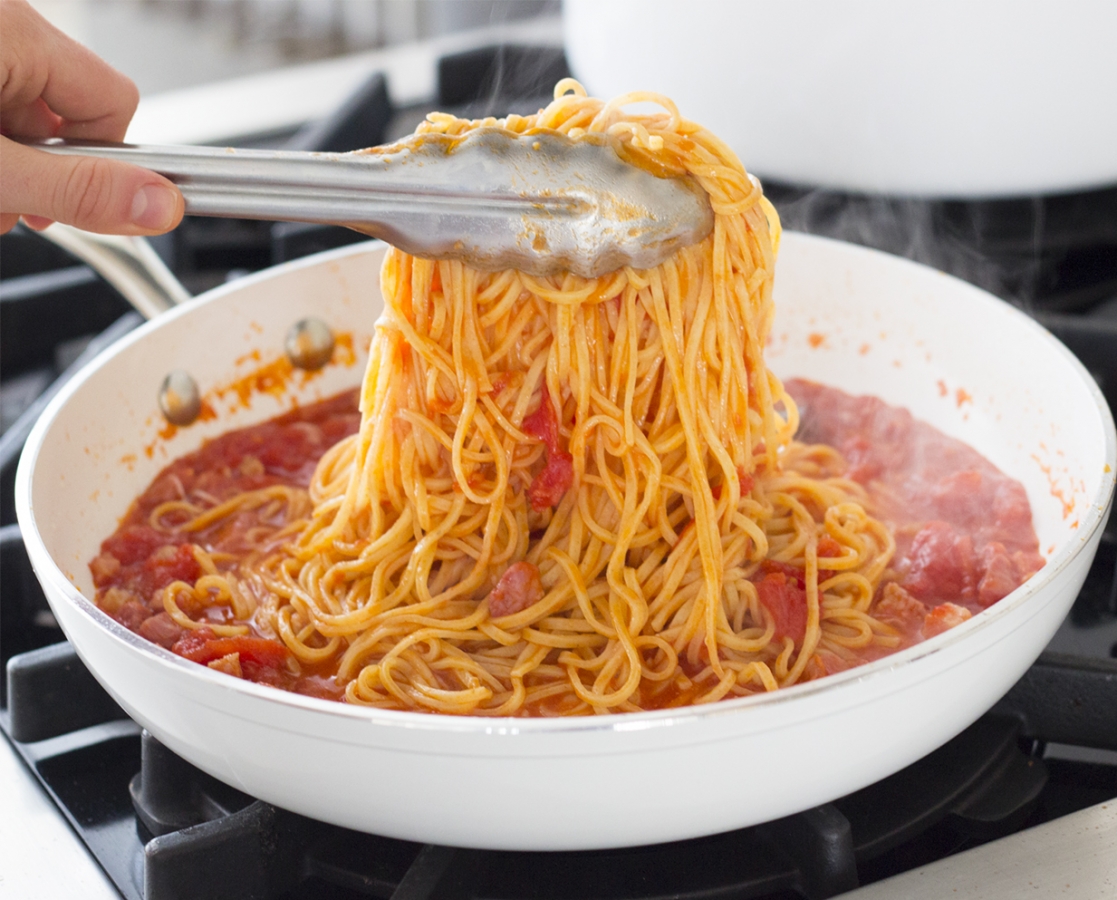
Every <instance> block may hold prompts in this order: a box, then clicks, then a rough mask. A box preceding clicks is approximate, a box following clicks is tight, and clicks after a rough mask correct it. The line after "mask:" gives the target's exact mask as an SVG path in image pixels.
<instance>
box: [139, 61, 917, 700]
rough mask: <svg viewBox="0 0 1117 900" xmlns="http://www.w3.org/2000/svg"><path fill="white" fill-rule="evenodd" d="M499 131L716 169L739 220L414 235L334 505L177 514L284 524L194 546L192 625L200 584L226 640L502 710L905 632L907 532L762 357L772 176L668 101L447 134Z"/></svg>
mask: <svg viewBox="0 0 1117 900" xmlns="http://www.w3.org/2000/svg"><path fill="white" fill-rule="evenodd" d="M648 102H650V103H653V104H655V105H656V106H657V107H659V108H660V109H661V111H660V112H656V113H652V114H641V115H636V114H632V113H630V112H629V111H627V109H628V107H630V106H632V105H634V104H641V106H642V108H643V107H646V105H647V103H648ZM479 127H501V128H506V129H509V130H511V131H514V132H526V131H530V130H537V129H548V130H553V131H557V132H561V133H563V134H566V135H569V136H571V137H573V138H577V137H579V136H580V135H584V134H588V133H591V132H598V133H603V134H605V135H607V136H609V137H610V138H611V139H612V140H613V141H615V142H616V143H617V144H619V145H621V147H622V149H623V150H624V152H625V153H626V154H627V155H629V156H630V157H640V158H642V159H643V160H645V161H646V162H647V163H648V164H650V165H654V166H655V167H657V168H659V169H662V170H663V171H664V172H666V173H673V174H680V175H682V174H688V175H690V176H691V177H693V178H694V179H696V180H697V181H698V183H699V184H700V185H701V187H702V188H703V189H704V190H705V191H706V192H707V194H708V195H709V197H710V202H711V204H712V206H713V210H714V213H715V225H714V229H713V231H712V232H711V234H710V235H709V236H708V237H707V238H706V239H705V240H703V241H702V242H701V243H699V244H696V245H694V246H691V247H689V248H687V249H685V250H683V251H681V252H679V253H677V254H676V255H675V256H674V257H673V258H671V259H669V260H668V261H667V262H665V263H663V264H662V265H660V266H657V267H656V268H654V269H649V270H644V271H635V270H632V269H627V268H626V269H623V270H620V271H617V272H614V273H612V274H610V275H607V276H603V277H600V278H596V279H585V278H581V277H578V276H575V275H572V274H562V275H555V276H551V277H532V276H529V275H526V274H523V273H520V272H516V271H502V272H482V271H477V270H474V269H471V268H469V267H467V266H465V265H463V264H461V263H459V262H438V261H430V260H425V259H419V258H415V257H412V256H409V255H407V254H405V253H403V252H400V251H398V250H395V249H392V250H390V251H389V252H388V254H387V257H386V260H385V262H384V267H383V271H382V274H381V286H382V292H383V295H384V298H385V301H386V311H385V313H384V315H383V317H382V319H381V320H380V321H379V322H378V324H377V328H376V334H375V337H374V339H373V342H372V346H371V351H370V360H369V364H368V369H367V372H366V375H365V379H364V383H363V387H362V389H361V395H360V408H361V412H362V421H361V425H360V430H359V432H358V433H357V434H355V435H353V436H352V437H349V438H347V439H345V440H342V441H341V442H339V443H338V444H336V445H335V446H334V447H333V448H332V449H330V450H329V451H327V452H326V454H325V456H323V457H322V459H321V462H320V463H319V465H318V468H317V471H316V473H315V475H314V478H313V481H312V483H311V485H310V489H309V503H306V502H305V498H304V499H300V497H299V496H297V495H298V494H299V492H298V491H294V492H292V491H291V490H277V489H275V488H269V489H267V490H270V491H271V493H270V494H268V493H266V492H265V491H258V492H250V493H246V494H243V495H240V496H238V497H236V498H233V499H232V500H230V501H227V502H225V503H224V504H223V505H222V506H219V507H215V508H212V509H208V510H205V511H202V512H200V513H198V512H197V511H196V510H195V511H194V512H189V511H186V512H181V511H180V513H178V514H175V515H172V518H174V519H175V521H176V522H178V523H179V524H178V526H177V527H180V528H186V529H188V530H189V529H191V528H193V529H195V530H199V529H202V528H209V527H212V526H213V523H214V522H216V521H218V520H219V519H221V518H222V517H231V516H235V515H237V514H240V513H242V512H243V511H244V510H245V509H246V508H248V507H251V508H253V509H261V508H263V509H266V511H267V514H266V515H261V516H260V518H261V520H264V519H266V520H267V521H268V522H272V523H273V524H274V527H272V530H271V531H270V532H268V533H267V534H264V533H263V532H261V534H259V535H257V537H256V539H255V542H254V543H255V546H256V549H255V550H254V551H253V552H252V553H251V554H248V555H246V556H244V557H243V558H241V559H239V560H236V561H229V560H227V559H225V558H224V557H221V558H218V555H211V554H208V553H206V552H205V551H203V550H202V549H200V548H195V550H194V552H195V555H196V556H197V557H198V559H199V563H200V564H201V566H202V569H203V571H204V574H203V577H202V579H201V580H198V581H195V582H194V583H193V584H190V583H187V582H182V581H179V582H176V583H175V584H172V585H170V586H169V587H168V588H166V590H165V592H164V596H163V600H164V605H165V607H166V609H167V611H168V612H169V613H170V614H171V616H172V618H173V619H174V620H175V622H176V623H177V624H178V625H179V626H181V627H183V628H186V629H191V628H193V629H197V628H201V627H207V628H210V629H211V630H212V629H213V627H214V626H213V622H214V621H215V620H214V619H213V617H210V618H209V619H202V618H199V617H198V616H197V615H188V614H187V612H184V609H183V607H182V605H181V602H180V599H178V598H181V597H184V596H187V595H189V596H192V597H193V598H194V603H195V606H197V604H198V603H201V604H202V605H213V604H214V603H216V604H225V605H226V606H228V607H229V609H231V611H232V612H231V619H232V620H233V621H232V623H231V624H224V625H221V626H219V627H220V628H224V629H225V632H224V633H225V634H230V635H236V634H243V633H245V632H247V631H248V630H249V626H251V628H252V630H253V631H254V632H255V633H256V634H257V635H262V636H264V637H267V638H272V639H278V640H280V641H282V643H283V644H284V645H285V646H286V648H287V649H288V650H289V652H290V654H291V655H292V656H293V658H294V660H295V661H297V662H296V665H301V666H312V667H317V668H316V670H320V669H321V667H322V666H323V665H325V666H327V667H328V668H329V670H330V671H331V672H332V673H333V675H334V678H335V679H336V681H337V683H339V684H341V685H344V690H345V698H346V699H347V700H348V701H349V702H352V703H359V704H367V705H371V706H377V707H387V708H394V709H402V710H423V711H432V712H440V713H458V714H469V715H488V716H514V715H564V714H586V713H603V712H612V711H633V710H640V709H649V708H662V707H667V706H674V705H681V704H689V703H707V702H711V701H716V700H719V699H722V698H725V697H731V696H739V695H744V694H749V693H754V692H758V691H770V690H774V689H776V688H779V687H783V686H786V685H791V684H794V683H796V682H799V681H803V680H806V679H809V678H812V677H817V676H819V675H822V674H826V672H827V671H832V670H833V669H834V668H835V667H837V668H840V667H841V666H842V665H843V664H844V663H843V660H845V661H849V662H850V664H852V662H853V661H854V660H857V661H860V660H863V659H864V658H865V653H866V652H867V651H869V652H871V651H873V650H874V648H875V649H877V650H879V651H880V653H883V652H887V650H888V649H889V648H895V647H896V646H897V645H898V644H899V642H900V638H899V637H898V636H897V632H896V631H895V629H893V628H892V627H890V626H889V625H888V624H887V623H885V622H882V621H880V620H878V619H877V618H875V617H874V616H873V615H872V614H871V611H870V607H871V604H872V603H873V599H874V596H875V595H876V593H877V589H878V587H879V586H880V584H881V581H882V576H883V575H884V574H885V571H886V568H887V566H888V564H889V561H890V558H891V556H892V553H893V547H894V545H893V540H892V537H891V536H890V534H889V532H888V531H887V530H886V529H885V527H884V526H883V525H882V524H881V523H880V522H878V521H877V520H875V519H874V518H872V517H871V516H870V515H869V514H867V513H866V511H865V506H864V504H865V495H864V493H863V490H862V489H861V487H860V486H858V485H857V484H855V483H853V482H852V481H849V480H846V479H844V478H841V477H837V473H839V472H841V471H842V465H843V464H842V460H841V458H840V457H839V456H838V454H837V453H836V452H835V451H833V450H830V449H828V448H825V447H820V446H813V447H808V446H804V445H801V444H798V443H796V442H794V441H793V435H794V434H795V431H796V427H797V423H798V414H797V411H796V408H795V404H794V402H793V401H792V400H791V398H790V397H789V396H788V395H787V394H786V393H785V392H784V389H783V386H782V385H781V383H780V381H779V380H778V379H777V378H776V377H775V376H774V375H773V374H772V373H771V372H769V371H768V369H767V367H766V365H765V362H764V358H763V350H764V346H765V343H766V341H767V339H768V334H769V330H770V327H771V324H772V317H773V306H772V279H773V271H774V267H775V260H776V252H777V249H778V244H779V234H780V232H779V222H778V218H777V216H776V214H775V211H774V210H773V209H772V207H771V206H770V204H768V202H767V201H766V200H765V199H764V197H763V195H762V193H761V188H760V185H759V183H758V182H757V181H756V180H754V179H752V178H751V177H750V176H749V175H748V174H747V173H746V172H745V170H744V168H743V167H742V165H741V164H740V162H739V161H738V160H737V158H736V156H735V155H734V154H733V152H732V151H731V150H729V149H728V148H727V147H726V146H725V145H724V144H722V143H721V142H720V141H719V140H718V139H717V138H715V137H714V136H713V135H712V134H710V133H709V132H708V131H706V130H704V129H702V128H701V127H699V126H698V125H695V124H693V123H691V122H688V121H686V120H685V119H683V118H682V117H681V116H680V115H679V113H678V111H677V109H676V108H675V106H674V104H672V103H671V102H670V101H669V100H668V99H666V98H664V97H661V96H658V95H652V94H629V95H626V96H622V97H619V98H617V99H615V100H613V101H611V102H607V103H606V102H602V101H600V100H595V99H592V98H589V97H587V96H586V95H585V92H584V91H583V90H582V88H581V87H580V85H578V84H577V83H575V82H573V81H571V80H566V81H563V82H560V83H559V85H558V86H557V87H556V90H555V99H554V101H553V102H552V103H551V104H550V105H548V106H547V107H546V108H545V109H543V110H541V111H540V112H539V113H537V114H536V115H532V116H524V117H520V116H510V117H508V118H507V119H502V120H492V119H490V120H484V121H474V122H467V121H462V120H459V119H456V118H453V117H451V116H447V115H440V114H434V115H431V116H430V117H429V119H428V120H427V121H426V122H425V123H424V124H423V125H422V126H421V128H420V133H441V134H450V135H458V134H462V133H463V132H466V131H468V130H470V129H474V128H479ZM157 512H159V514H160V515H162V516H167V515H168V514H170V513H174V508H173V504H172V508H170V509H162V510H161V511H159V510H157ZM191 516H196V518H194V519H193V520H191ZM265 530H266V529H265ZM203 601H204V602H203ZM188 605H189V604H188ZM217 633H218V634H219V635H220V634H222V633H223V632H220V631H218V632H217Z"/></svg>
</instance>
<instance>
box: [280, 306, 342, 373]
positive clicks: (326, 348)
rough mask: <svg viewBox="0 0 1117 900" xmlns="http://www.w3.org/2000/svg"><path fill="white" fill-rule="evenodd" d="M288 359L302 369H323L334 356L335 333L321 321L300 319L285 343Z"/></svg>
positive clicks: (292, 327)
mask: <svg viewBox="0 0 1117 900" xmlns="http://www.w3.org/2000/svg"><path fill="white" fill-rule="evenodd" d="M283 346H284V348H285V349H286V351H287V358H288V359H289V360H291V363H292V364H293V365H295V366H298V367H299V368H300V369H311V370H313V369H321V368H322V366H324V365H325V364H326V363H328V362H329V361H330V357H331V356H333V354H334V333H333V332H332V331H330V326H329V325H327V324H326V323H325V322H323V321H322V320H321V319H314V318H311V319H300V320H299V321H298V322H296V323H295V324H294V325H292V326H291V330H290V331H288V332H287V340H286V341H285V342H284V345H283Z"/></svg>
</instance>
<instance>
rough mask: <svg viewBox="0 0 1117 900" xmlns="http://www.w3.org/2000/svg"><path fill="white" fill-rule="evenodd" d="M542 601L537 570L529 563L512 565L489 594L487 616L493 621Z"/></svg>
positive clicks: (541, 589) (541, 590)
mask: <svg viewBox="0 0 1117 900" xmlns="http://www.w3.org/2000/svg"><path fill="white" fill-rule="evenodd" d="M542 599H543V582H542V581H541V580H540V578H539V569H537V568H536V567H535V566H534V565H533V564H532V563H529V562H523V561H521V562H517V563H512V565H510V566H509V567H508V568H507V569H505V570H504V574H503V575H501V576H500V580H499V581H498V582H497V583H496V587H494V588H493V590H492V593H490V594H489V615H490V616H492V617H493V618H494V619H499V618H500V617H501V616H510V615H512V614H513V613H518V612H521V611H522V610H525V609H527V608H528V607H529V606H531V605H533V604H535V603H538V602H539V601H540V600H542Z"/></svg>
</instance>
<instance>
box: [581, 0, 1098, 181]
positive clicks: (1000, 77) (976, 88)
mask: <svg viewBox="0 0 1117 900" xmlns="http://www.w3.org/2000/svg"><path fill="white" fill-rule="evenodd" d="M563 16H564V31H565V44H566V52H567V57H568V59H569V61H570V65H571V68H572V70H573V71H574V74H575V75H576V76H577V77H578V78H580V79H582V80H583V81H584V82H585V84H586V86H587V88H588V89H589V90H590V92H591V93H593V94H595V95H597V96H601V97H612V96H615V95H617V94H621V93H625V92H627V91H634V90H650V91H657V92H660V93H664V94H667V95H668V96H670V97H671V98H672V99H674V100H675V101H676V102H677V103H678V105H679V108H680V110H681V111H682V114H683V115H684V116H685V117H686V118H688V119H692V120H693V121H696V122H699V123H701V124H702V125H704V126H706V127H707V128H709V129H710V130H712V131H713V132H714V133H715V134H717V135H719V136H720V137H722V138H723V139H724V140H725V141H726V142H727V143H728V144H729V145H730V146H731V147H733V149H734V150H735V151H736V152H737V154H738V155H739V156H740V158H741V160H742V162H744V164H745V166H746V167H748V168H749V170H750V171H754V172H755V173H756V174H757V175H759V176H760V177H761V178H771V179H779V180H783V181H788V182H792V183H795V184H800V185H817V186H821V187H828V188H835V189H841V190H849V191H868V192H880V193H889V194H905V195H923V196H950V197H993V196H1012V195H1026V194H1032V193H1053V192H1059V191H1070V190H1083V189H1087V188H1093V187H1098V186H1103V185H1113V184H1117V3H1112V2H1109V0H1069V2H1062V0H977V2H973V0H939V2H937V3H895V2H890V0H826V2H821V0H815V2H804V0H787V2H775V3H773V2H761V0H564V4H563Z"/></svg>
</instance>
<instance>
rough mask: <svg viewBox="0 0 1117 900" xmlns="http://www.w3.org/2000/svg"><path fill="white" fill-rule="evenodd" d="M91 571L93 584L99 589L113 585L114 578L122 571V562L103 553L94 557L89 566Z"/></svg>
mask: <svg viewBox="0 0 1117 900" xmlns="http://www.w3.org/2000/svg"><path fill="white" fill-rule="evenodd" d="M89 571H90V572H91V573H92V575H93V583H94V584H95V585H97V586H98V587H101V586H102V585H105V584H109V583H111V581H112V579H113V577H114V576H115V575H116V573H117V572H119V571H120V560H119V559H117V558H116V557H115V556H113V555H112V554H109V553H102V554H101V555H100V556H97V557H94V559H93V562H91V563H90V564H89Z"/></svg>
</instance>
